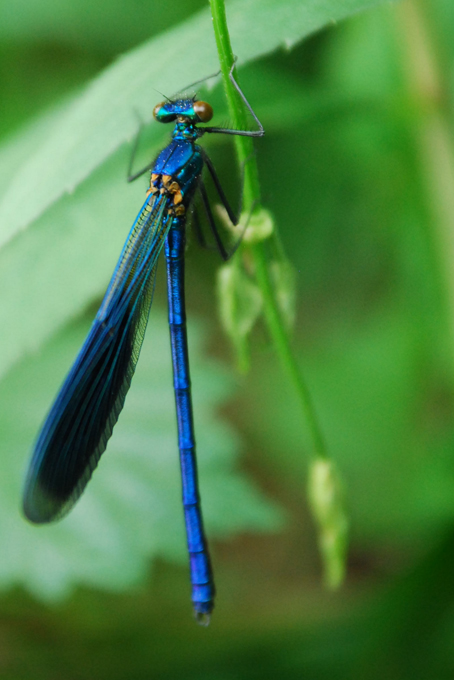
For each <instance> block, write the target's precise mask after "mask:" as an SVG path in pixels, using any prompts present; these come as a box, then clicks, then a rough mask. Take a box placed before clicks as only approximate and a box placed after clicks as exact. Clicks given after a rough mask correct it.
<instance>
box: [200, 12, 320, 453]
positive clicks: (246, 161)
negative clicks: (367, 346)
mask: <svg viewBox="0 0 454 680" xmlns="http://www.w3.org/2000/svg"><path fill="white" fill-rule="evenodd" d="M210 5H211V13H212V17H213V28H214V34H215V38H216V45H217V48H218V54H219V62H220V65H221V72H222V76H223V81H224V87H225V91H226V96H227V102H228V107H229V114H230V117H231V120H232V124H233V127H235V128H236V129H239V130H245V129H247V125H248V119H247V115H246V111H245V107H244V102H243V101H242V100H241V98H240V96H239V94H238V92H237V91H236V89H235V88H234V86H233V84H232V82H231V80H230V78H229V73H230V69H231V67H232V64H233V63H234V56H233V51H232V46H231V43H230V36H229V32H228V28H227V18H226V14H225V5H224V0H210ZM233 74H234V77H235V79H236V73H235V70H234V72H233ZM235 144H236V151H237V156H238V162H239V164H240V167H244V194H243V208H244V211H245V212H246V213H247V212H249V211H250V210H252V209H254V210H257V209H258V208H259V206H260V184H259V178H258V168H257V162H256V159H255V156H254V147H253V142H252V139H251V138H250V137H242V136H236V137H235ZM278 245H279V247H282V246H280V244H278ZM248 251H249V252H250V253H251V255H252V258H253V261H254V266H255V274H256V278H257V282H258V284H259V287H260V289H261V292H262V296H263V301H264V312H265V319H266V322H267V324H268V330H269V332H270V335H271V338H272V340H273V343H274V347H275V349H276V352H277V354H278V356H279V358H280V360H281V363H282V365H283V366H284V368H285V370H286V372H287V374H288V375H289V377H290V379H291V381H292V382H293V384H294V385H295V387H296V390H297V392H298V395H299V398H300V403H301V406H302V409H303V413H304V415H305V418H306V422H307V424H308V427H309V430H310V433H311V437H312V442H313V453H314V455H315V456H316V457H320V458H327V457H328V454H327V450H326V446H325V444H324V440H323V436H322V432H321V428H320V426H319V423H318V419H317V416H316V413H315V409H314V407H313V404H312V400H311V397H310V393H309V389H308V387H307V385H306V382H305V380H304V377H303V375H302V372H301V369H300V368H299V366H298V362H297V360H296V357H295V355H294V353H293V350H292V348H291V344H290V340H289V336H288V333H287V331H286V328H285V325H284V322H283V319H282V315H281V312H280V310H279V306H278V304H277V300H276V296H275V294H274V290H273V285H272V282H271V277H270V272H269V268H268V265H267V257H266V252H265V245H264V243H263V242H261V243H258V244H251V245H249V246H248Z"/></svg>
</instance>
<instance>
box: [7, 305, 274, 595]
mask: <svg viewBox="0 0 454 680" xmlns="http://www.w3.org/2000/svg"><path fill="white" fill-rule="evenodd" d="M87 328H88V324H87V322H86V321H84V322H83V323H81V322H77V323H74V324H72V325H71V326H70V327H68V328H67V329H65V331H63V332H62V333H60V334H59V335H58V336H57V337H55V338H54V339H53V340H52V341H51V342H49V343H48V344H47V345H46V346H45V348H44V349H43V350H42V351H41V352H40V353H39V354H37V355H36V356H33V357H31V358H29V359H26V360H24V361H23V362H21V363H20V364H18V365H17V366H16V367H15V368H14V370H12V371H11V372H10V373H9V374H8V376H7V377H6V378H5V379H4V380H3V381H2V383H1V391H0V431H1V432H2V437H1V439H0V457H1V460H2V474H1V476H0V541H1V544H2V553H3V558H2V560H1V561H0V586H2V587H3V588H5V587H7V586H11V585H12V584H14V583H20V584H22V585H24V586H25V587H27V588H28V589H29V590H30V591H31V592H33V593H35V594H36V595H37V596H38V597H40V598H43V599H55V598H58V597H61V596H63V595H64V594H66V593H68V592H69V590H70V589H71V588H72V587H74V586H75V585H76V584H80V583H85V584H89V585H93V586H98V587H102V588H104V589H120V588H124V587H126V586H130V585H131V584H135V583H138V582H139V581H140V580H141V579H143V578H145V576H146V575H147V572H148V567H149V561H150V559H151V558H154V557H156V556H158V555H159V556H161V557H164V558H165V559H171V560H176V561H178V562H182V563H185V562H186V559H187V558H186V554H185V545H186V541H185V536H184V526H183V514H182V508H181V483H180V471H179V463H178V449H177V432H176V419H175V406H174V397H173V393H172V373H171V364H170V350H169V337H168V324H167V320H166V318H165V315H164V314H163V313H162V312H160V311H159V310H158V309H154V310H153V314H152V320H151V321H150V328H149V332H148V334H147V338H146V340H145V343H144V347H143V351H142V354H141V357H140V361H139V365H138V368H137V374H136V376H135V378H134V381H133V385H132V387H131V390H130V393H129V395H128V398H127V400H126V405H125V408H124V411H123V413H122V415H121V418H120V420H119V423H118V424H117V426H116V427H115V432H114V435H113V437H112V439H111V441H110V442H109V447H108V451H107V452H106V454H105V455H104V456H103V458H102V459H101V462H100V464H99V468H98V469H97V470H96V472H95V473H94V476H93V479H92V480H91V482H90V484H89V486H88V488H87V491H86V492H85V494H84V495H83V497H82V499H81V500H80V501H79V503H78V504H77V506H76V507H75V509H74V510H73V512H72V513H71V514H70V515H69V516H68V517H67V518H65V519H64V520H63V521H62V522H59V523H57V524H55V525H47V526H43V527H35V526H31V525H30V524H28V523H27V522H26V520H25V519H24V518H22V517H21V516H20V514H19V502H20V493H21V481H22V478H23V476H24V472H25V467H26V464H27V459H28V454H29V451H30V449H31V446H32V442H33V440H34V438H35V436H36V432H37V431H38V428H39V425H40V423H41V421H42V419H43V418H44V416H45V410H46V409H47V408H48V407H49V406H50V404H51V401H52V399H53V398H54V396H55V394H56V392H57V389H58V386H59V384H60V382H61V380H62V378H63V376H64V374H65V372H66V370H67V369H68V367H69V365H70V363H71V361H72V359H73V357H74V355H75V353H76V351H77V350H78V348H79V347H80V344H81V342H82V340H83V337H84V335H85V333H86V331H87ZM205 335H206V333H204V332H203V329H202V328H200V327H199V326H198V324H196V323H194V322H193V323H191V326H190V331H189V336H190V347H191V365H192V366H191V367H192V375H193V384H194V390H193V391H194V409H195V426H196V432H197V441H198V460H199V472H200V481H201V495H202V502H203V509H204V515H205V519H206V527H207V533H208V535H209V536H211V537H214V536H216V537H218V538H223V537H227V536H230V535H232V534H235V533H238V532H243V531H269V530H275V529H277V528H278V527H279V526H280V524H281V520H282V514H281V513H280V512H279V511H278V510H277V509H276V508H275V507H274V506H273V505H271V504H270V503H269V502H268V501H266V500H265V499H264V497H263V496H262V495H261V494H260V493H259V492H258V490H257V489H255V488H254V487H253V486H252V484H251V483H250V482H248V481H247V480H246V479H245V478H244V477H243V476H242V475H240V474H239V473H238V472H237V471H236V470H235V462H236V458H237V453H236V452H237V450H238V440H237V437H236V435H235V433H234V432H233V431H232V429H231V428H230V426H229V425H228V424H227V423H226V422H223V421H222V420H220V419H219V417H217V415H216V412H217V411H218V409H219V406H220V405H221V404H222V403H223V402H224V401H225V400H226V398H227V397H228V396H229V395H230V394H231V393H232V389H233V383H232V380H231V379H229V378H228V377H227V374H226V372H225V371H224V370H223V368H222V367H221V366H220V365H219V363H217V362H215V361H212V360H211V361H210V360H209V359H207V357H206V356H204V355H202V351H201V350H202V341H203V338H204V336H205Z"/></svg>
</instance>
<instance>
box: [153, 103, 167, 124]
mask: <svg viewBox="0 0 454 680" xmlns="http://www.w3.org/2000/svg"><path fill="white" fill-rule="evenodd" d="M164 104H165V102H161V103H160V104H156V106H155V107H154V109H153V118H154V119H155V120H158V121H160V122H161V119H160V117H159V112H160V111H161V109H162V107H163V106H164Z"/></svg>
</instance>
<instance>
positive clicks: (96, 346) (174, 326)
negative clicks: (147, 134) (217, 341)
mask: <svg viewBox="0 0 454 680" xmlns="http://www.w3.org/2000/svg"><path fill="white" fill-rule="evenodd" d="M235 86H236V84H235ZM236 87H237V86H236ZM238 91H239V92H240V94H241V96H242V97H243V95H242V93H241V91H240V90H238ZM253 115H254V114H253ZM154 116H155V118H156V119H157V120H158V121H160V122H173V121H175V123H176V124H175V129H174V132H173V138H172V141H171V142H170V144H169V145H168V146H167V147H166V148H165V149H163V151H161V153H160V154H159V156H158V157H157V159H156V161H155V162H154V163H153V164H152V165H150V166H147V168H145V169H144V170H142V171H140V172H139V173H137V174H136V175H134V176H132V177H130V179H135V178H136V177H138V176H140V175H141V174H143V172H144V171H146V170H148V169H151V179H150V188H149V189H148V191H147V197H146V200H145V203H144V204H143V206H142V208H141V210H140V212H139V214H138V216H137V218H136V220H135V222H134V224H133V226H132V229H131V231H130V234H129V237H128V239H127V241H126V243H125V246H124V248H123V251H122V253H121V255H120V259H119V261H118V264H117V266H116V268H115V271H114V273H113V276H112V279H111V281H110V284H109V287H108V289H107V292H106V294H105V296H104V299H103V301H102V303H101V306H100V309H99V311H98V313H97V315H96V317H95V320H94V322H93V325H92V327H91V329H90V332H89V334H88V337H87V339H86V340H85V343H84V345H83V347H82V349H81V351H80V353H79V355H78V357H77V358H76V361H75V362H74V365H73V367H72V368H71V370H70V372H69V374H68V376H67V378H66V380H65V381H64V383H63V386H62V387H61V390H60V392H59V394H58V396H57V398H56V400H55V402H54V404H53V406H52V408H51V410H50V412H49V414H48V416H47V418H46V421H45V423H44V425H43V428H42V430H41V433H40V435H39V437H38V439H37V442H36V445H35V449H34V452H33V456H32V460H31V463H30V467H29V471H28V475H27V479H26V484H25V491H24V502H23V507H24V512H25V515H26V516H27V517H28V519H30V520H31V521H32V522H34V523H38V524H39V523H45V522H51V521H53V520H56V519H59V518H61V517H62V516H64V515H65V514H66V513H67V512H68V511H69V510H70V509H71V507H72V506H73V505H74V503H75V502H76V501H77V499H78V498H79V496H80V495H81V493H82V491H83V490H84V488H85V486H86V484H87V482H88V481H89V479H90V477H91V474H92V472H93V470H94V469H95V467H96V465H97V463H98V460H99V458H100V456H101V454H102V453H103V452H104V450H105V449H106V446H107V442H108V439H109V437H110V436H111V434H112V430H113V427H114V425H115V423H116V422H117V419H118V416H119V414H120V411H121V409H122V407H123V404H124V401H125V397H126V394H127V391H128V389H129V386H130V383H131V379H132V376H133V374H134V370H135V367H136V364H137V360H138V358H139V353H140V349H141V346H142V341H143V337H144V334H145V329H146V325H147V321H148V316H149V312H150V307H151V303H152V298H153V291H154V282H155V275H156V268H157V263H158V258H159V254H160V252H161V250H162V248H163V247H164V245H165V255H166V261H167V282H168V306H169V326H170V338H171V348H172V361H173V375H174V390H175V402H176V410H177V421H178V444H179V451H180V465H181V475H182V489H183V508H184V517H185V524H186V533H187V543H188V551H189V563H190V574H191V583H192V601H193V604H194V610H195V613H196V616H197V618H198V620H199V621H201V622H202V623H203V622H206V621H207V620H208V616H209V614H210V612H211V611H212V609H213V606H214V593H215V589H214V583H213V578H212V571H211V565H210V558H209V554H208V548H207V541H206V538H205V534H204V530H203V522H202V515H201V508H200V498H199V491H198V478H197V462H196V452H195V436H194V425H193V414H192V401H191V383H190V374H189V359H188V344H187V334H186V315H185V293H184V251H185V239H186V215H187V211H188V208H189V205H190V203H191V201H192V199H193V197H194V193H195V192H196V190H197V189H200V191H201V195H202V198H203V200H205V193H204V188H203V183H202V179H201V173H202V170H203V168H204V165H207V167H208V169H209V171H210V173H211V175H212V176H213V179H214V181H215V185H216V188H217V189H218V192H219V194H220V197H221V200H223V201H224V203H225V205H226V208H227V210H228V212H229V214H230V215H232V217H233V213H232V211H231V209H230V208H229V206H228V204H227V203H226V201H225V197H224V194H223V192H222V189H221V188H220V185H219V181H218V179H217V177H216V176H215V174H214V169H213V167H212V165H211V162H210V161H209V159H208V157H207V156H206V154H205V152H203V151H202V149H201V147H200V146H199V145H198V144H197V143H196V141H197V139H198V138H199V137H200V136H202V135H203V134H204V133H205V132H226V133H228V134H248V135H252V136H255V135H261V134H263V128H262V127H261V126H260V132H259V133H252V132H251V133H249V132H247V131H246V132H244V133H243V132H242V131H235V130H233V131H232V130H223V129H222V128H221V129H219V128H207V127H205V128H199V127H197V124H198V123H200V122H206V121H208V120H210V119H211V116H212V110H211V107H210V106H209V104H206V103H205V102H200V101H196V100H195V99H179V100H176V101H168V102H164V103H162V104H159V105H158V106H157V107H156V108H155V110H154ZM259 125H260V123H259ZM202 189H203V192H202ZM205 207H206V206H205ZM233 220H234V221H235V218H234V217H233Z"/></svg>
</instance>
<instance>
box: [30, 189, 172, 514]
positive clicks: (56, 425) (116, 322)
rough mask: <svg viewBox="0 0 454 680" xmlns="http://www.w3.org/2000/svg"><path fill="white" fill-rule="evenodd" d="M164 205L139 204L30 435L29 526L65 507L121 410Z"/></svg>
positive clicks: (145, 312)
mask: <svg viewBox="0 0 454 680" xmlns="http://www.w3.org/2000/svg"><path fill="white" fill-rule="evenodd" d="M166 201H167V199H166V198H164V197H162V196H158V197H157V198H154V197H152V196H150V197H149V198H148V199H147V200H146V201H145V203H144V205H143V207H142V209H141V211H140V213H139V215H138V216H137V219H136V221H135V222H134V225H133V227H132V229H131V232H130V234H129V237H128V239H127V241H126V244H125V246H124V248H123V252H122V254H121V256H120V259H119V261H118V264H117V267H116V269H115V271H114V274H113V276H112V279H111V282H110V284H109V288H108V289H107V292H106V295H105V297H104V300H103V302H102V304H101V307H100V309H99V311H98V313H97V315H96V318H95V320H94V322H93V325H92V327H91V329H90V332H89V334H88V337H87V339H86V340H85V343H84V345H83V347H82V349H81V351H80V352H79V355H78V357H77V359H76V361H75V362H74V365H73V367H72V368H71V370H70V372H69V374H68V376H67V378H66V380H65V382H64V383H63V386H62V388H61V390H60V393H59V394H58V396H57V398H56V400H55V402H54V404H53V406H52V408H51V410H50V412H49V414H48V416H47V419H46V421H45V423H44V426H43V428H42V430H41V433H40V435H39V437H38V441H37V443H36V446H35V450H34V453H33V457H32V460H31V463H30V468H29V471H28V476H27V480H26V484H25V491H24V501H23V507H24V512H25V515H26V516H27V517H28V519H30V520H31V521H32V522H35V523H38V524H40V523H44V522H50V521H52V520H55V519H59V518H60V517H62V516H63V515H64V514H66V513H67V512H68V511H69V510H70V509H71V507H72V506H73V505H74V503H75V502H76V501H77V499H78V498H79V496H80V495H81V493H82V491H83V490H84V488H85V486H86V484H87V482H88V480H89V479H90V477H91V474H92V472H93V470H94V469H95V467H96V465H97V463H98V461H99V458H100V456H101V454H102V453H103V452H104V451H105V448H106V445H107V441H108V439H109V437H110V436H111V434H112V430H113V427H114V425H115V423H116V422H117V419H118V416H119V413H120V411H121V409H122V408H123V404H124V401H125V397H126V393H127V391H128V389H129V386H130V384H131V379H132V376H133V374H134V370H135V367H136V364H137V360H138V358H139V353H140V349H141V346H142V341H143V337H144V334H145V329H146V326H147V321H148V316H149V313H150V306H151V302H152V299H153V292H154V283H155V274H156V267H157V261H158V256H159V253H160V252H161V249H162V246H163V244H164V241H165V238H166V236H167V233H168V231H169V229H170V225H171V218H169V217H168V216H167V212H166V210H165V208H166Z"/></svg>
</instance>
